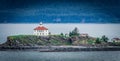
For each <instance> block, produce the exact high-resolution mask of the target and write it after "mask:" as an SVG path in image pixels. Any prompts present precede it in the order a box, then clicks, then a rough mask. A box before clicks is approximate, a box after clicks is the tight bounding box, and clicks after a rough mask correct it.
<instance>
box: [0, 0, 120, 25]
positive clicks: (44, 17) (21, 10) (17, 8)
mask: <svg viewBox="0 0 120 61" xmlns="http://www.w3.org/2000/svg"><path fill="white" fill-rule="evenodd" d="M13 2H14V3H13ZM40 21H42V22H44V23H120V0H0V23H38V22H40Z"/></svg>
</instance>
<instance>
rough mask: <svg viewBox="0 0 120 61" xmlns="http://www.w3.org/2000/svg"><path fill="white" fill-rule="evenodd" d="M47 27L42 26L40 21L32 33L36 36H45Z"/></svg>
mask: <svg viewBox="0 0 120 61" xmlns="http://www.w3.org/2000/svg"><path fill="white" fill-rule="evenodd" d="M48 33H49V32H48V28H46V27H44V26H43V25H42V22H40V25H39V26H38V27H36V28H34V35H37V36H47V35H48Z"/></svg>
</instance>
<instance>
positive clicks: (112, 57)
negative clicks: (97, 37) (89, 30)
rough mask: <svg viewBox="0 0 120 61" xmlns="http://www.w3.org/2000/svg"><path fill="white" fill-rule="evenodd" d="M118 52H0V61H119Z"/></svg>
mask: <svg viewBox="0 0 120 61" xmlns="http://www.w3.org/2000/svg"><path fill="white" fill-rule="evenodd" d="M119 60H120V51H99V52H97V51H94V52H35V51H31V52H27V51H0V61H119Z"/></svg>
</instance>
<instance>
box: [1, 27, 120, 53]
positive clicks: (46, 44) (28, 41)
mask: <svg viewBox="0 0 120 61" xmlns="http://www.w3.org/2000/svg"><path fill="white" fill-rule="evenodd" d="M108 40H109V39H108V38H107V37H106V36H105V35H103V36H102V37H99V38H98V37H91V36H89V35H88V34H80V33H79V30H78V29H77V28H75V29H73V30H72V31H71V32H69V34H63V33H60V34H58V35H52V34H51V33H50V34H49V35H48V36H37V35H14V36H8V37H7V41H6V42H5V43H3V44H0V50H35V51H41V52H55V51H56V52H60V51H63V52H64V51H66V52H67V51H68V52H69V51H120V42H108Z"/></svg>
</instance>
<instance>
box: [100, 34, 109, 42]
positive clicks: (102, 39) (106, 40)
mask: <svg viewBox="0 0 120 61" xmlns="http://www.w3.org/2000/svg"><path fill="white" fill-rule="evenodd" d="M108 40H109V39H108V37H106V36H105V35H103V36H102V38H101V41H103V42H106V43H107V42H108Z"/></svg>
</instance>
